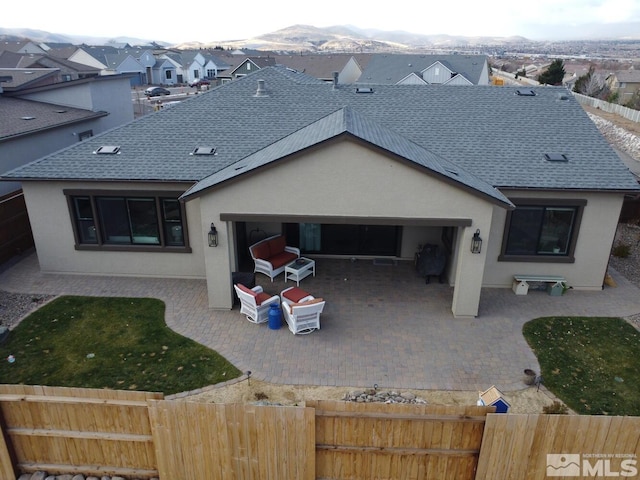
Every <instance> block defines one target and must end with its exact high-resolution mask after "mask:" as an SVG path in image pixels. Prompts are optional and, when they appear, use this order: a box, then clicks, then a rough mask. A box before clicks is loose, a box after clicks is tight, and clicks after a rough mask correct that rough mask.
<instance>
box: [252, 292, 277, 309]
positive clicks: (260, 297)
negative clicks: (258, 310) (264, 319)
mask: <svg viewBox="0 0 640 480" xmlns="http://www.w3.org/2000/svg"><path fill="white" fill-rule="evenodd" d="M272 297H273V296H272V295H269V294H268V293H264V292H262V293H259V294H258V295H256V305H257V306H260V305H262V304H263V303H264V302H266V301H267V300H269V299H270V298H272Z"/></svg>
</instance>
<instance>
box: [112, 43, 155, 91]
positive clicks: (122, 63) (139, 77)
mask: <svg viewBox="0 0 640 480" xmlns="http://www.w3.org/2000/svg"><path fill="white" fill-rule="evenodd" d="M104 57H105V62H106V64H107V70H106V71H105V72H103V75H118V74H127V75H129V78H130V81H131V86H132V87H137V86H140V85H146V84H147V83H149V81H148V80H147V69H146V67H145V66H144V65H142V64H141V63H140V62H139V61H138V59H136V58H135V57H134V56H133V55H131V54H130V53H128V52H125V51H119V52H118V53H114V54H111V53H108V54H106V55H105V56H104ZM154 63H155V59H154ZM149 78H150V76H149Z"/></svg>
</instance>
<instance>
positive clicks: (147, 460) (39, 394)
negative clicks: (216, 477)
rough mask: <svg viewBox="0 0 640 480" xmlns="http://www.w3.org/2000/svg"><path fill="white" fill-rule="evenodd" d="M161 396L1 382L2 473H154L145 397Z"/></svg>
mask: <svg viewBox="0 0 640 480" xmlns="http://www.w3.org/2000/svg"><path fill="white" fill-rule="evenodd" d="M161 398H163V396H162V394H158V393H147V392H128V391H116V390H94V389H84V388H59V387H40V386H25V385H0V427H1V428H2V430H3V432H2V433H3V435H2V436H0V478H2V479H3V480H4V479H13V478H16V476H15V473H16V472H35V471H38V470H44V471H46V472H49V473H51V474H57V473H84V474H91V475H97V476H101V475H120V476H124V477H140V478H149V477H153V476H157V467H156V464H157V462H156V452H155V449H154V442H153V437H152V432H151V425H150V423H149V413H148V404H147V401H148V400H151V399H161ZM169 478H170V477H169ZM174 478H177V477H174Z"/></svg>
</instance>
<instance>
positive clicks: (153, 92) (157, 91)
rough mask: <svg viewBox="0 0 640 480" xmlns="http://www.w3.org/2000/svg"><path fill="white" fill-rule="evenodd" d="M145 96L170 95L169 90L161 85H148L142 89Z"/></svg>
mask: <svg viewBox="0 0 640 480" xmlns="http://www.w3.org/2000/svg"><path fill="white" fill-rule="evenodd" d="M144 94H145V95H146V96H147V97H159V96H161V95H171V92H170V91H169V90H167V89H166V88H163V87H149V88H147V89H146V90H145V91H144Z"/></svg>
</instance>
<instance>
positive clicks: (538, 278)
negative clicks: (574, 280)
mask: <svg viewBox="0 0 640 480" xmlns="http://www.w3.org/2000/svg"><path fill="white" fill-rule="evenodd" d="M566 281H567V280H566V279H565V278H564V277H560V276H558V275H514V276H513V287H512V288H513V291H514V292H515V294H516V295H526V294H527V292H529V283H528V282H544V283H552V284H553V287H555V286H556V285H560V286H562V287H563V288H564V283H565V282H566Z"/></svg>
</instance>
